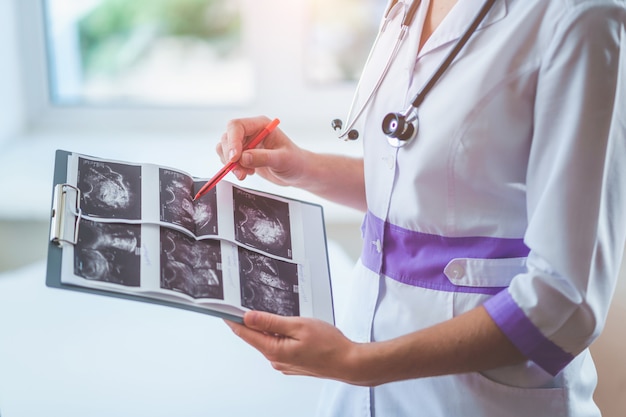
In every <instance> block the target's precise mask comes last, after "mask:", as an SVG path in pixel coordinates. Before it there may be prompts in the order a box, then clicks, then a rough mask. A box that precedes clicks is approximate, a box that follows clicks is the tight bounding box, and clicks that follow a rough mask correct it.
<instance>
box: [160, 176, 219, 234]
mask: <svg viewBox="0 0 626 417" xmlns="http://www.w3.org/2000/svg"><path fill="white" fill-rule="evenodd" d="M159 181H160V199H161V221H163V222H167V223H172V224H176V225H179V226H182V227H184V228H185V229H187V230H189V231H190V232H192V233H193V234H195V235H196V236H201V235H216V234H217V216H216V212H217V198H216V194H215V190H214V189H213V190H211V191H210V192H209V193H208V194H207V195H205V196H202V197H201V198H199V199H198V200H197V201H193V195H194V194H193V187H194V183H193V180H192V179H191V178H189V177H188V176H186V175H184V174H181V173H179V172H176V171H172V170H168V169H163V168H161V169H159Z"/></svg>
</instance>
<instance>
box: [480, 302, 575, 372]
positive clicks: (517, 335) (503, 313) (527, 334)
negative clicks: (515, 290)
mask: <svg viewBox="0 0 626 417" xmlns="http://www.w3.org/2000/svg"><path fill="white" fill-rule="evenodd" d="M484 306H485V308H486V309H487V313H489V315H490V316H491V318H492V319H493V320H494V321H495V322H496V324H497V325H498V327H499V328H500V330H502V331H503V332H504V334H505V335H506V336H507V337H508V338H509V339H510V340H511V342H513V344H514V345H515V347H517V348H518V349H519V350H520V352H522V353H523V354H524V355H525V356H526V357H527V358H529V359H530V360H532V361H533V362H535V363H536V364H537V365H539V366H540V367H541V368H542V369H543V370H545V371H546V372H548V373H550V374H551V375H552V376H555V375H556V374H558V373H559V372H560V371H561V370H562V369H563V368H565V366H567V364H568V363H570V362H571V361H572V359H574V356H573V355H572V354H570V353H568V352H565V351H564V350H563V349H562V348H560V347H559V346H557V345H556V344H554V343H553V342H552V341H550V340H549V339H548V338H547V337H545V336H544V335H543V333H541V331H540V330H539V329H538V328H537V327H536V326H535V325H534V324H533V323H532V322H531V321H530V319H529V318H528V317H526V314H524V312H523V311H522V309H521V308H520V307H519V306H518V305H517V303H516V302H515V301H514V300H513V297H511V294H510V293H509V291H508V290H504V291H501V292H500V293H498V294H496V295H494V296H493V297H491V298H490V299H489V300H487V301H486V302H485V304H484Z"/></svg>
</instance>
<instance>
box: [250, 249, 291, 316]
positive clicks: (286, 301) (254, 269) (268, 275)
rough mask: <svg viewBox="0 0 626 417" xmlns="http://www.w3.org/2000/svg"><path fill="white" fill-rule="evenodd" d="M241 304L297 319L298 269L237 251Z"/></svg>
mask: <svg viewBox="0 0 626 417" xmlns="http://www.w3.org/2000/svg"><path fill="white" fill-rule="evenodd" d="M239 279H240V282H241V303H242V305H243V306H244V307H247V308H250V309H252V310H260V311H267V312H270V313H274V314H280V315H282V316H299V315H300V302H299V296H298V265H296V264H292V263H289V262H285V261H280V260H277V259H272V258H269V257H267V256H265V255H262V254H260V253H256V252H252V251H250V250H248V249H245V248H241V247H240V248H239Z"/></svg>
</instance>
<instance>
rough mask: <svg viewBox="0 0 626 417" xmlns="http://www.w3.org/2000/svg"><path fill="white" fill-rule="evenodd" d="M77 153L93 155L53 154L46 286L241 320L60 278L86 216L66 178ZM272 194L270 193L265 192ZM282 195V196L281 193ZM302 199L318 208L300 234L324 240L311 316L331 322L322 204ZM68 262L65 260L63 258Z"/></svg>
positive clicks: (314, 265) (316, 266)
mask: <svg viewBox="0 0 626 417" xmlns="http://www.w3.org/2000/svg"><path fill="white" fill-rule="evenodd" d="M73 156H79V157H86V158H94V157H90V156H86V155H82V154H76V153H73V152H70V151H65V150H57V151H56V154H55V164H54V174H53V183H52V190H53V192H52V201H51V204H50V236H49V242H48V256H47V273H46V286H48V287H51V288H57V289H64V290H71V291H77V292H81V293H86V294H93V295H100V296H109V297H116V298H121V299H126V300H131V301H139V302H145V303H151V304H156V305H162V306H167V307H174V308H178V309H184V310H188V311H193V312H197V313H202V314H208V315H211V316H215V317H219V318H222V319H226V320H230V321H234V322H239V323H242V322H243V318H242V315H239V314H231V313H229V312H224V311H219V310H215V309H212V308H207V307H206V306H205V307H202V306H197V305H193V304H189V303H184V302H180V301H176V300H174V301H172V300H170V299H163V298H152V297H149V296H145V295H143V294H131V293H126V292H118V291H114V290H109V289H103V288H92V287H89V286H80V285H75V284H69V283H66V282H64V280H63V273H64V272H63V271H64V269H63V268H64V267H63V263H64V256H68V254H67V253H64V248H66V247H67V246H68V245H72V246H74V245H76V244H77V243H78V236H79V232H80V230H81V229H80V228H81V224H82V223H83V221H86V220H85V216H83V212H82V209H81V190H80V189H79V188H78V187H77V185H76V184H71V183H69V182H68V168H69V166H68V165H69V164H68V161H69V160H70V157H73ZM268 195H273V194H268ZM282 198H284V197H282ZM292 201H297V202H299V203H302V204H303V205H304V207H307V210H314V211H316V212H319V218H318V219H317V221H316V222H312V223H311V222H303V225H302V227H303V234H304V235H305V236H310V235H317V236H319V238H318V240H319V241H320V242H322V243H323V245H322V246H319V245H318V247H317V248H316V249H315V250H316V251H317V252H318V253H316V254H315V258H316V260H317V261H318V262H312V263H311V265H310V267H311V269H312V270H311V271H310V275H311V276H317V278H319V282H320V283H321V284H316V286H315V288H314V289H313V291H312V292H311V297H314V298H316V299H319V300H323V302H322V303H321V304H320V305H317V306H315V307H314V310H315V311H313V314H312V315H311V316H312V317H317V316H318V315H320V316H321V317H319V318H321V319H322V320H325V321H327V322H330V323H331V324H334V308H333V301H332V288H331V285H330V264H329V261H328V253H327V245H326V231H325V227H324V218H323V208H322V207H321V206H320V205H318V204H314V203H309V202H304V201H300V200H292ZM320 226H321V227H320ZM66 262H67V260H66Z"/></svg>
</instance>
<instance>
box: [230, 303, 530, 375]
mask: <svg viewBox="0 0 626 417" xmlns="http://www.w3.org/2000/svg"><path fill="white" fill-rule="evenodd" d="M244 321H245V326H243V325H240V324H236V323H228V324H229V326H230V327H231V328H232V329H233V331H234V332H235V334H237V335H238V336H239V337H241V338H242V339H244V340H245V341H246V342H247V343H249V344H250V345H252V346H253V347H255V348H256V349H258V350H259V351H260V352H261V353H262V354H263V355H264V356H265V357H266V358H267V359H268V360H269V361H271V362H272V366H274V368H275V369H277V370H279V371H281V372H283V373H285V374H287V375H307V376H315V377H320V378H328V379H336V380H340V381H343V382H346V383H350V384H354V385H363V386H375V385H379V384H383V383H387V382H392V381H400V380H405V379H412V378H421V377H428V376H436V375H444V374H451V373H462V372H472V371H481V370H487V369H492V368H496V367H499V366H504V365H512V364H515V363H518V362H521V361H523V360H524V357H523V355H522V354H521V353H519V351H518V350H517V349H516V348H515V347H514V346H513V345H512V344H511V342H509V340H508V339H507V337H506V336H505V335H504V334H503V333H502V332H501V331H500V330H499V328H498V327H497V326H496V325H495V323H494V322H493V320H491V318H490V317H489V315H488V314H487V313H486V311H485V310H484V309H483V308H482V307H479V308H477V309H474V310H472V311H470V312H468V313H466V314H464V315H461V316H459V317H456V318H454V319H452V320H449V321H446V322H443V323H441V324H438V325H436V326H433V327H430V328H427V329H424V330H421V331H418V332H414V333H411V334H408V335H405V336H402V337H399V338H396V339H392V340H389V341H384V342H375V343H362V344H360V343H354V342H352V341H350V340H348V339H347V338H345V337H344V336H343V334H342V333H341V332H340V331H339V330H337V329H336V328H335V327H333V326H331V325H329V324H327V323H324V322H321V321H317V320H313V319H303V318H293V317H289V318H288V317H281V316H276V315H272V314H268V313H261V312H256V311H255V312H249V313H247V314H246V316H245V317H244ZM277 335H279V336H277ZM321 340H323V341H324V343H320V342H319V341H321ZM485 352H490V354H488V355H486V354H485Z"/></svg>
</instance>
